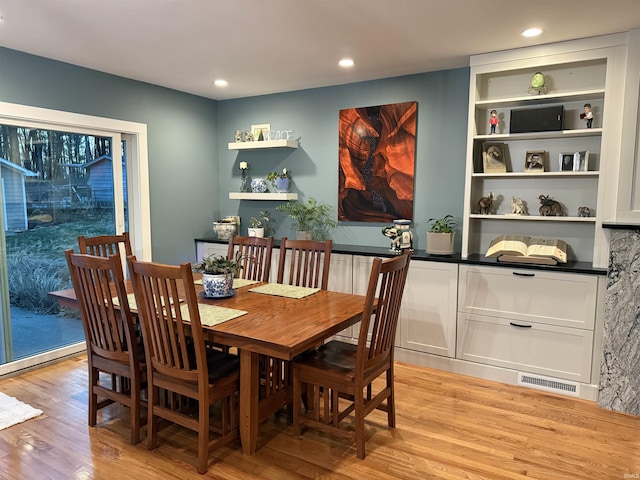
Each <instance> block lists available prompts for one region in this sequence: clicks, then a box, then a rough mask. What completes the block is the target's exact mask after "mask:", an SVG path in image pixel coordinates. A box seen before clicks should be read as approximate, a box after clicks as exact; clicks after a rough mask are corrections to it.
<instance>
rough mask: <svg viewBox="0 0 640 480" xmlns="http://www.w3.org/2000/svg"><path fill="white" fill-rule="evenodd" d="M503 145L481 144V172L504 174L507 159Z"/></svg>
mask: <svg viewBox="0 0 640 480" xmlns="http://www.w3.org/2000/svg"><path fill="white" fill-rule="evenodd" d="M505 152H506V147H505V144H504V143H493V142H485V143H483V144H482V170H483V172H484V173H506V172H507V159H506V156H505Z"/></svg>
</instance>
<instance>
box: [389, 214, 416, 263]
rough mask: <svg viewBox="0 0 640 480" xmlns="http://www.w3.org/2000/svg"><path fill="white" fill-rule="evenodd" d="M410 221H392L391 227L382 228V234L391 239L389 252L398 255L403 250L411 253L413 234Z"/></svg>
mask: <svg viewBox="0 0 640 480" xmlns="http://www.w3.org/2000/svg"><path fill="white" fill-rule="evenodd" d="M410 227H411V220H405V219H399V220H394V221H393V225H391V226H388V227H383V228H382V234H383V235H384V236H385V237H389V238H390V239H391V248H389V251H390V252H393V253H394V254H395V255H399V254H401V253H402V251H403V250H406V249H409V250H411V251H412V252H413V233H412V232H411V229H410Z"/></svg>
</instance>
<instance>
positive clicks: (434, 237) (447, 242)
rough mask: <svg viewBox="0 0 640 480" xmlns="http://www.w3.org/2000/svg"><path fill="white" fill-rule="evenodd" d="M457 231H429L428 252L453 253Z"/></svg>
mask: <svg viewBox="0 0 640 480" xmlns="http://www.w3.org/2000/svg"><path fill="white" fill-rule="evenodd" d="M455 236H456V234H455V232H453V233H436V232H427V253H430V254H432V255H453V251H454V250H453V244H454V241H455Z"/></svg>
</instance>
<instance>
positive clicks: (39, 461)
mask: <svg viewBox="0 0 640 480" xmlns="http://www.w3.org/2000/svg"><path fill="white" fill-rule="evenodd" d="M396 388H397V390H396V410H397V427H396V428H395V429H388V428H387V427H386V414H384V413H382V412H374V413H372V414H371V415H370V416H369V417H368V419H367V421H366V424H365V430H366V435H367V444H366V448H367V457H366V459H365V460H364V461H361V460H358V459H357V458H356V455H355V445H353V444H351V443H350V442H349V441H347V440H344V439H341V438H337V437H333V436H331V435H328V434H324V433H320V432H316V431H313V430H306V431H304V432H303V434H302V435H301V436H300V437H295V436H294V435H293V431H292V428H291V427H290V426H289V425H288V424H287V417H286V414H284V413H283V414H277V415H274V416H272V417H270V418H269V419H268V420H267V421H266V422H265V423H264V424H262V425H261V435H260V438H259V440H258V451H257V453H256V454H255V455H254V456H251V457H247V456H244V455H243V454H242V450H241V447H240V443H239V441H235V442H232V443H231V444H230V445H228V446H225V447H223V448H221V449H219V450H216V451H215V452H213V453H212V455H211V459H210V462H209V465H210V466H209V471H208V472H207V474H206V475H202V476H201V475H198V474H197V473H196V470H195V458H196V442H195V435H193V433H192V432H189V431H187V430H185V429H182V428H180V427H177V426H171V427H169V428H167V429H165V430H162V431H161V432H160V433H159V446H158V448H157V449H155V450H153V451H149V450H148V449H147V447H146V428H144V429H143V441H142V442H141V443H140V444H138V445H136V446H132V445H130V444H129V442H128V438H129V434H128V432H129V425H128V409H126V408H125V407H121V406H118V405H113V406H110V407H108V408H106V409H104V410H103V411H102V412H101V413H99V415H98V425H97V427H95V428H91V427H89V426H88V425H87V393H86V392H87V364H86V357H85V356H84V355H78V356H75V357H70V358H68V359H65V360H63V361H60V362H57V363H54V364H51V365H48V366H45V367H42V368H38V369H33V370H30V371H25V372H23V373H20V374H17V375H13V376H6V377H2V378H0V391H2V392H3V393H5V394H7V395H11V396H15V397H17V398H19V399H20V400H22V401H23V402H27V403H29V404H30V405H32V406H34V407H35V408H40V409H42V410H43V411H44V414H43V415H41V416H40V417H37V418H35V419H32V420H29V421H27V422H24V423H22V424H19V425H15V426H13V427H10V428H8V429H5V430H2V431H0V464H1V465H2V467H1V468H0V479H2V480H4V479H7V480H16V479H24V480H32V479H33V480H41V479H54V480H57V479H70V478H74V479H81V480H88V479H98V480H102V479H105V480H107V479H109V480H112V479H114V478H117V479H118V480H144V479H147V478H149V479H151V478H162V479H176V480H186V479H199V478H205V479H231V480H245V479H254V478H261V479H268V480H282V479H311V478H323V479H325V478H326V479H336V480H356V479H357V480H359V479H361V478H375V479H376V480H377V479H411V480H414V479H421V480H422V479H446V480H455V479H477V480H514V479H525V478H526V479H539V480H563V479H567V480H568V479H575V478H589V479H622V478H625V477H624V475H625V474H626V475H628V477H627V478H634V475H635V476H636V477H637V476H640V435H639V432H640V417H634V416H630V415H624V414H621V413H616V412H611V411H608V410H604V409H600V408H598V407H597V406H596V405H595V404H594V403H593V402H588V401H584V400H580V399H575V398H571V397H563V396H559V395H555V394H550V393H545V392H539V391H535V390H531V389H526V388H523V387H515V386H510V385H504V384H500V383H495V382H490V381H485V380H481V379H477V378H473V377H466V376H462V375H456V374H451V373H447V372H442V371H438V370H431V369H427V368H423V367H417V366H413V365H407V364H402V363H398V364H397V367H396Z"/></svg>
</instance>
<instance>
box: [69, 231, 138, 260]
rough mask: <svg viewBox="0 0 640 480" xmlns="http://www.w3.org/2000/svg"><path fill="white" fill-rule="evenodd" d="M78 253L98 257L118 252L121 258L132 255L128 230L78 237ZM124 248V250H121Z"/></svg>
mask: <svg viewBox="0 0 640 480" xmlns="http://www.w3.org/2000/svg"><path fill="white" fill-rule="evenodd" d="M78 246H79V248H80V253H88V254H89V255H96V256H98V257H108V256H109V255H113V254H114V253H118V254H119V255H120V256H121V257H122V258H126V257H128V256H129V255H133V250H132V249H131V239H130V238H129V232H124V233H122V234H120V235H98V236H95V237H85V236H83V235H81V236H79V237H78ZM123 250H124V251H123Z"/></svg>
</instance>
